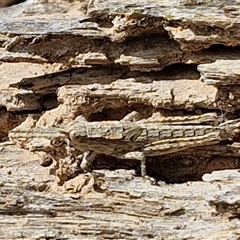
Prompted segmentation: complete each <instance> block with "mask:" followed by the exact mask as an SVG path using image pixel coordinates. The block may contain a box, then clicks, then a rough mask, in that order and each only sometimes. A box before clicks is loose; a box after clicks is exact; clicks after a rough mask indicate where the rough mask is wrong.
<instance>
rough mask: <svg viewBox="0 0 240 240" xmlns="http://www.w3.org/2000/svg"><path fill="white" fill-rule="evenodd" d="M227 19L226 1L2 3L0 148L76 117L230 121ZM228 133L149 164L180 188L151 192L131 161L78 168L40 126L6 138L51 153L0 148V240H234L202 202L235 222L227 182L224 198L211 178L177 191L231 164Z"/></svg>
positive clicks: (235, 29) (233, 57)
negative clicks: (134, 114)
mask: <svg viewBox="0 0 240 240" xmlns="http://www.w3.org/2000/svg"><path fill="white" fill-rule="evenodd" d="M9 1H10V0H9ZM8 3H9V2H8ZM8 3H6V1H4V2H3V1H2V2H1V3H0V7H3V6H5V5H6V4H8ZM238 15H239V6H238V1H234V0H233V1H227V2H226V1H223V0H220V1H215V0H211V1H204V0H196V1H195V0H194V1H189V0H172V1H169V0H163V1H156V0H151V1H149V0H143V1H141V2H139V1H136V0H131V1H116V0H108V1H102V0H101V1H100V0H94V1H91V0H90V1H65V0H55V1H52V0H49V1H40V0H27V1H24V2H23V3H20V4H16V5H12V6H11V7H3V8H0V63H1V64H0V108H1V112H0V114H1V115H0V117H1V120H0V127H1V131H0V137H1V140H6V137H7V133H8V132H9V131H10V130H11V129H12V128H15V127H16V126H17V125H19V126H18V129H20V130H24V131H25V130H26V131H33V132H34V130H36V129H37V128H39V127H43V128H45V129H46V128H48V127H49V126H58V127H60V128H61V127H63V126H65V125H67V124H69V123H70V124H71V122H72V121H73V120H74V119H75V118H76V117H77V116H79V115H84V116H85V117H86V118H87V119H88V121H94V122H96V121H100V122H102V123H103V121H110V120H111V121H112V120H116V121H120V119H122V118H123V117H124V116H125V115H126V114H128V113H130V112H132V111H137V112H138V113H139V116H137V117H136V119H135V117H133V119H132V120H133V121H142V123H144V124H145V122H144V121H146V119H148V118H151V119H152V120H154V116H156V115H157V114H159V115H158V116H160V117H161V118H162V119H165V122H166V121H172V120H171V119H173V118H172V117H176V119H181V117H184V118H185V119H186V118H188V117H192V119H195V118H196V117H198V116H199V115H201V114H202V113H207V114H214V115H215V116H217V124H221V123H224V122H225V121H227V120H229V119H238V118H239V101H238V99H239V97H240V96H239V86H238V85H239V83H238V81H239V79H238V78H239V76H238V65H239V62H238V61H239V60H238V59H239V54H240V52H239V51H240V50H239V47H238V46H239V43H240V40H239V19H238ZM27 115H28V117H27ZM166 119H167V120H166ZM188 124H189V123H188ZM197 124H200V125H201V124H205V125H206V123H203V122H200V123H197ZM207 124H209V122H208V123H207ZM201 126H202V125H201ZM107 127H108V126H106V128H107ZM202 128H207V126H204V125H203V127H202ZM211 128H214V127H212V126H211ZM228 130H229V129H228ZM51 134H52V135H51ZM232 134H233V135H234V138H229V139H225V138H224V141H221V143H219V144H216V145H214V146H203V142H200V144H199V145H197V146H196V145H195V147H194V148H193V149H190V148H189V149H186V150H184V151H180V150H182V149H181V148H179V149H178V150H179V151H178V152H175V153H170V154H166V155H163V156H155V157H148V159H147V173H148V174H149V175H150V177H155V178H156V179H157V180H159V179H164V180H166V181H168V182H185V181H188V182H187V183H182V184H171V185H170V184H166V183H163V182H158V185H155V186H153V185H151V184H150V183H151V181H149V180H146V179H143V178H140V177H137V176H135V175H134V174H135V171H136V174H137V175H140V171H139V168H140V163H138V162H137V163H136V161H130V160H129V161H126V160H121V159H120V160H119V159H115V158H114V157H109V156H105V155H100V156H99V158H98V159H97V160H96V161H94V162H93V166H94V167H93V168H94V169H101V170H95V171H93V172H92V173H82V171H81V169H80V166H81V164H82V162H81V157H82V156H81V152H80V151H79V152H78V150H77V149H75V148H73V146H72V145H71V144H70V143H69V141H65V142H64V141H62V142H61V141H59V142H58V141H55V142H51V140H50V139H48V137H49V135H51V137H52V138H54V137H55V135H54V134H53V133H51V132H49V131H48V132H47V133H46V135H45V136H44V137H43V138H41V139H36V138H34V136H32V138H31V139H25V138H24V136H22V139H21V137H19V139H18V145H19V146H21V147H26V146H25V145H28V146H29V147H31V146H32V145H33V144H32V142H34V144H35V145H34V146H35V147H36V148H37V147H46V148H48V150H49V154H45V155H43V153H41V152H38V154H36V152H35V153H30V152H27V151H25V150H20V149H17V148H16V147H15V146H13V145H11V143H10V142H8V143H6V144H1V145H0V150H1V151H0V158H1V168H0V178H1V184H0V187H1V194H0V202H1V204H0V232H1V238H5V239H19V238H25V239H49V238H54V239H110V238H112V239H169V240H170V239H199V240H200V239H209V240H210V239H226V240H227V239H238V238H239V230H238V229H239V226H238V220H236V221H235V220H234V221H229V220H228V219H227V218H226V217H225V215H221V214H218V213H217V212H214V209H213V208H212V207H211V206H208V205H207V202H206V200H205V195H206V194H210V199H211V201H209V200H208V199H207V200H208V201H209V202H210V203H211V204H212V205H214V206H220V207H219V208H217V211H218V210H219V209H226V211H225V212H228V213H229V212H231V213H234V214H236V212H238V191H236V189H235V190H234V189H233V188H232V186H231V183H230V182H229V181H225V183H220V187H221V188H222V191H218V188H219V181H216V182H215V181H212V182H206V181H205V182H189V180H200V179H201V176H202V175H203V174H204V173H206V172H211V171H213V170H217V169H227V168H239V166H240V163H239V155H240V152H239V144H238V143H237V142H236V141H239V136H238V135H239V129H234V131H232V132H231V136H232ZM51 137H50V138H51ZM193 140H194V139H193ZM195 140H196V139H195ZM222 140H223V139H222ZM21 141H22V142H21ZM233 142H234V143H233ZM185 143H186V142H184V141H182V143H181V144H185ZM192 143H194V141H193V142H191V143H189V145H191V144H192ZM24 144H25V145H24ZM44 144H45V145H44ZM62 144H63V145H62ZM101 144H102V143H101ZM117 144H119V143H117ZM166 144H168V146H171V144H173V143H172V142H171V140H169V141H168V142H166ZM49 146H50V148H49ZM116 146H117V145H116ZM106 147H107V145H106ZM63 148H65V151H62V149H63ZM32 150H33V149H32ZM117 150H119V148H118V149H116V151H117ZM72 153H76V155H77V156H78V157H79V158H77V159H74V158H73V154H72ZM62 155H64V157H63V156H62ZM43 166H45V167H43ZM122 168H126V169H132V170H131V171H129V170H116V169H122ZM106 169H109V170H106ZM113 169H114V170H115V171H111V170H113ZM133 169H134V170H135V171H133ZM234 174H235V173H232V172H230V175H231V176H235V175H234ZM236 176H237V175H236ZM150 180H152V179H150ZM220 181H222V182H224V180H220ZM234 182H235V183H236V181H235V180H234ZM235 183H234V184H235ZM223 184H226V185H227V186H228V188H227V187H226V188H225V186H223ZM229 190H230V191H229ZM227 191H229V193H230V194H227V193H228V192H227ZM213 195H216V196H217V197H216V196H213ZM231 197H233V198H232V199H231ZM232 200H233V201H232ZM231 201H232V202H231ZM222 206H227V207H226V208H222ZM222 212H224V211H222Z"/></svg>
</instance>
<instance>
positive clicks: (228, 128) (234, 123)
mask: <svg viewBox="0 0 240 240" xmlns="http://www.w3.org/2000/svg"><path fill="white" fill-rule="evenodd" d="M219 126H221V127H222V133H221V134H222V135H223V137H225V138H231V139H233V140H234V141H237V140H240V119H235V120H229V121H227V122H225V123H222V124H220V125H219Z"/></svg>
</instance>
